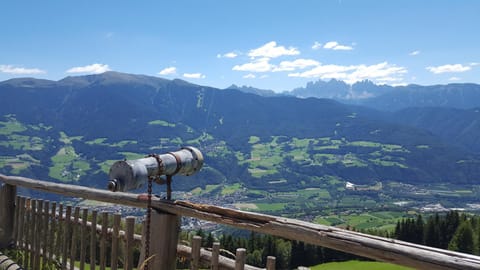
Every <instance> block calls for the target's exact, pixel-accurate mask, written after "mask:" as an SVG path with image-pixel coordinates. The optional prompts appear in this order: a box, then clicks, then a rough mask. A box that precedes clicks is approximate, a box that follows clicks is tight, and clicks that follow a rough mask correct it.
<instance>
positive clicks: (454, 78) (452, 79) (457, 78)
mask: <svg viewBox="0 0 480 270" xmlns="http://www.w3.org/2000/svg"><path fill="white" fill-rule="evenodd" d="M448 80H449V81H460V80H461V78H459V77H451V78H449V79H448Z"/></svg>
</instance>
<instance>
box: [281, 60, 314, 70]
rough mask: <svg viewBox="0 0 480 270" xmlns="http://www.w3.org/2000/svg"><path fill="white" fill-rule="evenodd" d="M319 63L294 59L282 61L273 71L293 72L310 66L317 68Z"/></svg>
mask: <svg viewBox="0 0 480 270" xmlns="http://www.w3.org/2000/svg"><path fill="white" fill-rule="evenodd" d="M318 65H320V63H319V62H318V61H315V60H312V59H296V60H294V61H282V62H280V65H278V66H277V67H275V68H274V69H273V71H293V70H296V69H304V68H307V67H311V66H318Z"/></svg>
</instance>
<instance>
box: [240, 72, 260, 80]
mask: <svg viewBox="0 0 480 270" xmlns="http://www.w3.org/2000/svg"><path fill="white" fill-rule="evenodd" d="M256 77H257V76H255V74H252V73H249V74H247V75H245V76H243V78H245V79H255V78H256Z"/></svg>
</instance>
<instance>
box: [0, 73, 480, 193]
mask: <svg viewBox="0 0 480 270" xmlns="http://www.w3.org/2000/svg"><path fill="white" fill-rule="evenodd" d="M132 76H133V77H132ZM119 77H120V78H119ZM29 80H31V79H25V81H29ZM139 80H140V82H139ZM143 80H145V81H143ZM21 81H22V80H17V81H16V82H21ZM66 81H67V83H65V81H63V82H57V83H55V84H45V83H44V82H43V81H41V83H39V84H40V85H41V86H42V87H32V86H31V85H32V84H29V85H28V84H27V85H24V84H23V83H18V84H11V83H0V127H1V128H2V129H0V130H4V131H2V132H0V139H1V140H2V141H3V143H0V150H1V151H2V153H4V157H3V160H12V159H14V158H15V157H16V156H19V155H23V154H28V155H30V156H31V157H32V158H33V159H34V160H41V161H42V162H41V164H38V163H32V164H28V166H27V165H25V166H27V167H26V169H23V170H20V172H24V173H27V174H33V175H34V176H36V177H48V178H50V179H56V180H60V181H62V180H63V181H66V180H67V179H64V177H62V176H59V174H58V172H57V171H58V170H59V167H58V166H60V168H63V170H64V171H65V172H76V174H77V175H80V177H79V181H81V182H82V181H83V182H82V183H85V184H87V185H92V184H93V185H97V183H95V182H91V181H92V179H93V180H95V181H97V180H99V179H104V178H105V177H106V176H105V171H101V168H105V167H102V166H106V165H102V166H101V165H99V163H101V164H108V163H105V162H107V161H108V160H112V159H116V158H118V159H122V158H123V156H122V155H124V154H122V153H126V152H129V153H130V152H132V153H133V152H134V153H137V154H138V153H144V154H146V153H149V152H151V151H152V149H159V150H163V149H165V150H166V149H168V150H169V151H171V150H172V148H176V147H180V146H182V145H184V144H191V145H194V146H197V147H199V148H200V149H201V150H202V151H204V152H205V153H206V154H205V155H206V167H207V168H208V169H207V170H206V172H205V174H203V175H202V174H200V176H198V177H197V178H195V179H196V180H197V181H198V183H196V184H203V185H205V184H206V183H208V182H205V181H207V180H208V181H209V182H210V183H219V182H222V181H228V182H242V183H243V184H244V185H246V186H247V187H248V186H251V187H262V188H270V189H272V188H274V189H280V190H282V189H291V188H300V187H303V188H307V187H318V186H319V185H322V184H321V183H322V181H323V180H321V179H323V177H326V176H332V177H336V178H338V179H339V181H340V182H339V183H341V181H353V182H355V183H366V184H368V183H372V182H375V181H378V179H388V180H395V181H404V182H406V183H429V182H443V181H445V182H455V183H471V182H475V181H477V180H476V179H478V177H479V176H480V168H478V166H477V162H478V159H477V154H476V153H474V152H469V151H467V150H466V149H465V147H464V148H461V147H459V146H457V145H455V144H453V143H450V142H448V140H447V139H446V138H449V137H441V136H437V135H435V134H434V133H433V132H432V131H431V130H428V129H423V128H421V125H418V126H412V125H409V124H408V121H410V120H405V121H403V122H402V121H392V117H395V114H390V113H385V112H381V111H377V110H374V109H371V108H367V107H363V106H358V105H351V104H343V103H340V102H338V101H335V100H332V99H318V98H296V97H292V96H273V97H262V96H258V95H254V94H247V93H243V92H241V91H239V90H234V89H226V90H220V89H216V88H212V87H207V86H200V85H196V84H190V83H188V82H185V81H182V80H164V79H160V78H158V79H157V78H156V77H153V78H152V77H149V76H145V77H142V76H138V75H129V74H127V75H124V74H118V73H107V74H100V75H94V76H93V77H74V78H69V79H67V80H66ZM77 82H78V83H77ZM85 82H88V83H85ZM33 85H35V84H33ZM45 85H46V86H45ZM425 121H427V120H425ZM427 122H428V121H427ZM465 125H466V123H465ZM18 127H22V128H21V129H19V128H18ZM44 127H50V128H48V129H46V128H44ZM10 129H11V130H10ZM472 130H474V129H472ZM65 137H71V138H77V139H68V140H67V139H65ZM33 142H41V143H40V144H39V145H41V146H42V147H43V148H42V150H38V149H39V148H41V147H40V146H35V147H34V145H36V144H33ZM65 142H69V143H65ZM471 143H476V141H475V140H474V141H473V142H471ZM59 149H64V150H62V152H59ZM69 151H70V152H71V153H75V155H73V156H72V157H70V159H71V160H70V159H68V162H66V163H60V165H59V164H58V161H57V160H59V159H60V158H59V157H58V156H59V155H60V156H61V154H62V153H64V152H69ZM59 153H60V154H59ZM63 158H65V157H63ZM0 160H2V159H0ZM0 164H2V163H0ZM5 164H6V163H5ZM5 164H4V166H3V167H2V166H0V167H1V168H0V169H1V171H2V172H3V173H12V172H16V171H15V166H17V165H8V166H7V165H5ZM8 164H10V163H8ZM12 164H14V163H12ZM61 164H64V165H61ZM85 164H89V165H88V167H87V166H86V165H85ZM12 166H13V167H12ZM62 166H63V167H62ZM42 168H43V170H46V172H45V171H44V172H42ZM78 168H83V169H78ZM87 168H88V169H87ZM47 172H48V173H47ZM67 175H68V174H67ZM200 178H203V180H201V179H200ZM226 179H227V180H226ZM270 183H274V184H270ZM178 185H181V186H183V187H184V188H187V187H191V185H193V183H191V182H186V183H182V182H181V181H180V183H179V184H178Z"/></svg>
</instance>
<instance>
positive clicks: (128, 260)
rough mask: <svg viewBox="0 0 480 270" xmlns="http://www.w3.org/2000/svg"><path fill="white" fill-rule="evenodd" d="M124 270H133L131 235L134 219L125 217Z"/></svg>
mask: <svg viewBox="0 0 480 270" xmlns="http://www.w3.org/2000/svg"><path fill="white" fill-rule="evenodd" d="M125 226H126V228H125V232H126V235H125V238H126V239H125V250H126V251H125V265H124V268H125V270H132V269H133V234H134V227H135V217H131V216H129V217H127V218H126V220H125Z"/></svg>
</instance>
